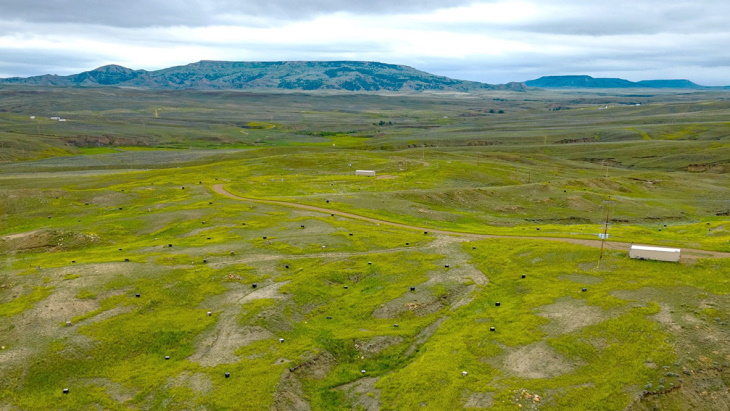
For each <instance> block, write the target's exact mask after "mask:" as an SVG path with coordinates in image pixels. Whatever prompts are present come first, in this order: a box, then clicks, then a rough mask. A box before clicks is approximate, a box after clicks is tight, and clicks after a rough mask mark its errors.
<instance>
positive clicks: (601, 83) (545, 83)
mask: <svg viewBox="0 0 730 411" xmlns="http://www.w3.org/2000/svg"><path fill="white" fill-rule="evenodd" d="M525 85H527V86H528V87H540V88H567V87H572V88H671V89H707V88H711V87H706V86H701V85H699V84H696V83H693V82H691V81H689V80H642V81H637V82H634V81H629V80H624V79H621V78H594V77H591V76H543V77H540V78H538V79H535V80H528V81H526V82H525Z"/></svg>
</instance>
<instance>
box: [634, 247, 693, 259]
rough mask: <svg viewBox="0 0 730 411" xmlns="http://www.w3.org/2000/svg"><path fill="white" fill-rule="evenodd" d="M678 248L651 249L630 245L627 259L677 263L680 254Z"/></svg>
mask: <svg viewBox="0 0 730 411" xmlns="http://www.w3.org/2000/svg"><path fill="white" fill-rule="evenodd" d="M681 251H682V250H681V249H679V248H666V247H652V246H648V245H633V244H632V245H631V249H630V250H629V257H631V258H638V259H639V260H657V261H672V262H677V261H679V257H680V254H681Z"/></svg>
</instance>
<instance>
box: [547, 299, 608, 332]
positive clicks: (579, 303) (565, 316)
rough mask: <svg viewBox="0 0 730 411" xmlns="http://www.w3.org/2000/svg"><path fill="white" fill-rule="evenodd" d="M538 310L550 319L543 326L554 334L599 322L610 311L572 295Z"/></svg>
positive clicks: (606, 316)
mask: <svg viewBox="0 0 730 411" xmlns="http://www.w3.org/2000/svg"><path fill="white" fill-rule="evenodd" d="M536 311H537V315H539V316H541V317H545V318H547V319H549V320H550V323H549V324H546V325H545V326H543V328H544V329H545V331H546V332H547V333H548V334H549V335H553V336H557V335H563V334H566V333H570V332H573V331H575V330H578V329H581V328H583V327H587V326H589V325H592V324H597V323H599V322H601V321H603V320H605V319H607V318H608V317H609V313H608V312H606V311H604V310H603V309H601V308H599V307H594V306H591V305H587V304H586V303H585V301H583V300H576V299H573V298H571V297H563V298H559V299H558V300H556V301H555V302H554V303H553V304H550V305H544V306H542V307H538V308H537V309H536Z"/></svg>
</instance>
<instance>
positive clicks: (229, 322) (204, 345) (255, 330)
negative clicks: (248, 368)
mask: <svg viewBox="0 0 730 411" xmlns="http://www.w3.org/2000/svg"><path fill="white" fill-rule="evenodd" d="M269 338H274V334H272V333H271V332H270V331H269V330H266V329H264V328H261V327H244V326H240V325H238V323H237V321H236V317H235V314H234V313H224V314H222V315H221V318H220V319H219V321H218V323H217V324H216V326H215V328H214V329H213V330H212V331H211V332H210V333H209V334H207V335H205V336H204V337H203V338H201V339H200V340H199V341H198V342H197V344H196V346H197V350H196V351H195V353H194V354H193V355H191V356H190V357H189V360H190V361H193V362H197V363H198V364H200V365H203V366H206V367H214V366H216V365H220V364H232V363H237V362H239V361H241V358H240V357H238V356H237V355H236V354H235V352H236V350H237V349H238V348H240V347H243V346H245V345H248V344H251V343H253V342H255V341H260V340H265V339H269Z"/></svg>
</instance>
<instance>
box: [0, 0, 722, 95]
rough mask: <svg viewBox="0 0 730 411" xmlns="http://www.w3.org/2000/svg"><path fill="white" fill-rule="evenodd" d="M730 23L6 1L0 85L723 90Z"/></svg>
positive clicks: (581, 7)
mask: <svg viewBox="0 0 730 411" xmlns="http://www.w3.org/2000/svg"><path fill="white" fill-rule="evenodd" d="M594 3H595V4H594ZM728 15H730V3H725V2H714V1H713V2H710V1H708V0H698V1H684V0H680V1H672V0H664V1H655V0H634V1H624V0H615V1H610V2H586V1H582V0H580V1H579V0H563V1H555V0H541V1H539V2H538V1H537V0H532V1H530V0H504V1H498V0H495V1H475V2H470V1H451V2H448V3H447V4H445V3H444V2H443V1H435V0H403V1H398V2H394V1H385V0H369V1H361V0H356V1H347V2H342V1H334V0H314V1H294V0H272V1H268V2H261V1H250V0H243V1H235V0H215V1H210V0H207V1H203V0H176V1H168V0H162V1H149V0H146V1H140V0H127V1H125V2H107V1H103V2H100V1H92V0H76V1H70V0H55V1H51V0H5V1H3V2H2V4H0V77H11V76H31V75H39V74H47V73H48V74H59V75H65V74H72V73H77V72H80V71H85V70H89V69H93V68H95V67H98V66H101V65H105V64H111V63H114V64H120V65H123V66H126V67H130V68H134V69H147V70H155V69H160V68H164V67H169V66H173V65H181V64H187V63H190V62H194V61H198V60H262V61H274V60H370V61H382V62H386V63H397V64H407V65H410V66H414V67H416V68H418V69H421V70H425V71H429V72H432V73H435V74H439V75H446V76H449V77H454V78H460V79H465V80H477V81H483V82H488V83H504V82H508V81H524V80H528V79H532V78H536V77H539V76H542V75H559V74H589V75H593V76H600V77H622V78H626V79H629V80H633V81H637V80H644V79H661V78H665V79H666V78H688V79H690V80H692V81H695V82H697V83H700V84H705V85H730V71H729V70H728V68H729V67H730V49H728V47H727V44H730V25H728V24H727V17H726V16H728Z"/></svg>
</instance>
